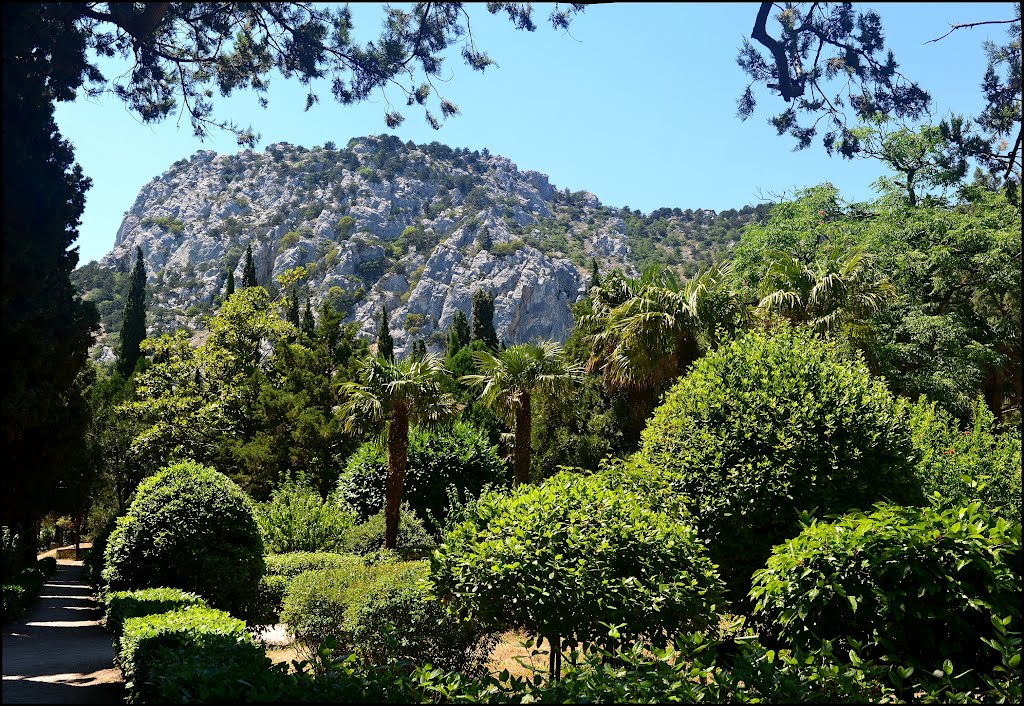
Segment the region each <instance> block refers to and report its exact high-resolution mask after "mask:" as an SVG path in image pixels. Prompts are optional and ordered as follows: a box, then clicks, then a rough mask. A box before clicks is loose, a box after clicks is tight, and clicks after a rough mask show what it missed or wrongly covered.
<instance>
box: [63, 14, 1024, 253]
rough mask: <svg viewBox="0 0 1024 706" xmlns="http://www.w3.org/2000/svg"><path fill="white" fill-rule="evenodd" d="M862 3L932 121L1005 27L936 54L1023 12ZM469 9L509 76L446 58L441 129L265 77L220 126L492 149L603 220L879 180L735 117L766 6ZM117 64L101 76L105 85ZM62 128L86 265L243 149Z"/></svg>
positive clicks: (91, 119)
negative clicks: (972, 24) (170, 179)
mask: <svg viewBox="0 0 1024 706" xmlns="http://www.w3.org/2000/svg"><path fill="white" fill-rule="evenodd" d="M859 5H864V6H871V7H875V8H876V9H877V10H878V12H879V14H880V15H881V16H882V20H883V23H884V27H885V32H886V38H887V42H888V44H889V46H891V47H892V48H893V49H894V51H895V53H896V58H897V60H898V61H899V62H900V64H901V70H902V71H903V72H904V73H905V74H906V75H907V76H909V77H911V78H913V79H915V80H917V81H919V82H920V83H921V85H922V86H923V87H924V88H926V89H927V90H929V91H930V92H931V93H932V95H933V97H934V98H935V100H936V104H937V105H936V108H937V110H936V112H937V115H943V114H945V113H947V112H949V111H951V110H953V111H956V112H962V113H966V114H967V115H973V114H977V112H978V110H979V109H980V106H981V103H982V99H981V92H980V89H979V84H980V82H981V78H982V75H983V73H984V70H985V57H984V52H983V50H982V46H981V44H982V41H983V40H985V39H992V40H994V41H997V42H1000V43H1002V42H1003V41H1005V37H1006V26H1005V25H989V26H982V27H977V28H973V29H962V30H959V31H957V32H954V33H953V34H952V35H950V36H949V37H947V38H946V39H944V40H942V41H941V42H939V43H934V44H927V45H926V44H925V42H927V41H928V40H929V39H933V38H935V37H938V36H940V35H942V34H944V33H945V32H946V31H947V30H948V29H949V25H950V24H952V23H955V22H967V21H979V20H989V19H1007V18H1009V17H1012V15H1013V9H1012V7H1013V6H1012V5H1010V4H1007V3H999V4H988V3H861V4H859ZM380 7H381V6H380V5H371V4H359V5H353V7H352V9H353V17H354V22H355V30H356V33H357V36H360V37H363V38H369V36H370V35H371V33H372V34H376V33H377V32H378V31H379V27H380V20H381V17H382V14H381V10H380ZM469 11H470V14H471V16H472V28H473V34H474V38H475V39H476V42H477V45H478V48H480V49H483V50H485V51H487V53H488V54H490V56H491V58H493V59H494V60H495V61H496V62H497V63H498V64H499V66H497V67H491V68H489V69H488V70H487V71H486V73H483V74H481V73H479V72H474V71H472V70H471V69H470V68H469V67H468V66H466V65H465V64H464V63H463V61H462V58H461V57H460V56H459V55H458V54H457V52H455V51H452V52H451V53H450V58H449V59H448V61H447V62H446V71H445V73H446V75H447V76H449V77H450V80H449V81H448V82H447V83H445V84H439V85H442V86H443V88H442V91H443V92H444V95H445V96H446V97H447V98H448V99H449V100H451V101H453V102H454V103H456V104H457V105H458V106H459V107H460V109H461V110H462V114H461V115H458V116H456V117H453V118H450V119H449V120H448V121H447V122H445V123H444V125H443V127H442V128H441V129H440V130H439V131H434V130H432V129H431V128H430V127H429V126H428V125H427V124H426V122H425V121H424V120H423V117H422V114H421V113H419V112H417V110H418V109H416V108H409V109H405V107H404V100H402V98H401V96H400V95H398V94H397V93H393V94H391V95H390V100H391V101H392V102H393V103H394V104H395V107H397V108H399V109H402V110H403V113H404V114H405V116H406V121H405V123H403V124H402V125H401V126H400V127H399V128H398V129H396V130H389V129H388V128H387V127H386V126H385V125H384V119H383V115H384V110H385V107H386V106H385V103H384V102H383V101H382V100H380V99H379V98H376V99H374V100H373V102H368V103H364V104H361V105H357V106H348V107H346V106H341V105H338V104H337V103H335V102H334V100H333V99H332V98H331V96H330V91H329V90H328V89H327V87H326V86H325V87H323V89H322V90H320V91H319V93H320V96H321V99H320V103H318V104H317V105H314V106H313V108H311V109H310V110H309V111H308V112H304V111H303V108H304V106H305V100H304V97H305V92H304V90H303V87H302V86H300V85H299V84H298V83H297V82H295V81H287V80H285V79H283V78H281V77H280V76H276V77H275V78H273V79H272V81H271V89H270V92H269V93H268V95H267V98H268V100H269V103H270V105H269V108H268V109H266V110H263V109H261V108H260V107H259V106H258V105H257V103H256V99H255V97H253V96H251V95H249V94H237V95H234V96H231V97H230V98H227V99H224V98H219V99H217V100H216V103H215V104H216V106H217V108H216V114H217V115H218V116H219V117H231V118H233V119H234V120H235V121H236V122H238V123H240V124H241V125H243V126H244V125H248V124H249V123H250V122H251V123H252V124H253V126H254V128H255V129H256V131H257V132H259V133H261V135H262V139H261V140H260V142H259V143H258V145H257V149H263V148H264V147H265V146H266V145H268V144H270V143H273V142H279V141H285V142H290V143H292V144H296V145H303V146H306V147H312V146H313V145H323V144H324V142H326V141H328V140H333V141H334V142H336V143H338V144H339V145H344V144H345V143H346V142H347V141H348V140H349V138H351V137H357V136H362V135H368V134H379V133H387V132H390V133H392V134H395V135H397V136H398V137H400V138H402V139H403V140H412V141H413V142H417V143H424V142H430V141H433V140H437V141H439V142H443V143H446V144H448V145H451V146H452V147H468V148H470V149H482V148H484V147H486V148H488V149H489V150H490V151H491V152H492V153H495V154H502V155H505V156H507V157H509V158H510V159H512V161H514V162H515V163H516V164H517V165H518V166H519V168H520V169H534V170H537V171H540V172H543V173H545V174H547V175H548V176H549V177H550V178H551V181H552V183H553V184H555V185H556V186H557V187H559V188H565V187H568V188H570V189H572V190H574V191H575V190H580V189H586V190H588V191H591V192H593V193H594V194H596V195H597V196H598V198H600V199H601V201H602V202H603V203H605V204H608V205H610V206H629V207H631V208H634V209H636V208H639V209H641V210H643V211H645V212H649V211H651V210H653V209H655V208H658V207H661V206H678V207H680V208H684V209H685V208H713V209H716V210H723V209H727V208H738V207H740V206H742V205H744V204H747V203H759V202H760V201H762V200H764V197H765V195H768V194H771V193H781V192H788V193H792V190H793V189H794V188H802V187H807V186H812V185H815V184H819V183H821V182H824V181H831V182H832V183H834V184H836V185H837V186H838V187H839V188H840V190H841V191H842V193H843V194H844V196H846V197H847V198H849V199H853V200H863V199H868V198H870V197H871V196H872V191H871V188H870V184H871V183H872V182H873V181H874V180H875V179H877V178H878V177H879V176H880V175H881V174H882V173H883V170H882V167H881V166H880V165H879V164H878V163H877V162H873V161H854V162H850V161H847V160H842V159H840V158H829V157H828V156H827V155H826V154H825V153H824V151H823V150H822V148H821V147H820V142H816V143H815V144H814V145H813V146H812V147H811V148H809V149H808V150H805V151H803V152H793V151H792V144H793V142H792V139H791V138H788V137H781V138H780V137H777V136H776V134H775V130H774V128H772V127H771V126H770V125H768V123H767V119H768V117H769V116H770V115H772V114H774V112H777V110H778V109H779V105H780V104H781V99H778V98H773V97H770V96H767V95H762V96H761V100H760V102H759V106H758V110H757V112H756V113H755V114H754V115H753V116H752V117H751V118H750V119H749V120H747V121H746V122H740V121H739V119H738V118H737V117H736V98H737V97H738V96H739V95H740V93H741V92H742V90H743V88H744V87H745V86H746V83H747V78H746V76H745V75H744V74H743V72H742V71H741V70H740V69H739V67H738V66H737V65H736V61H735V58H736V54H737V49H738V47H739V46H740V44H741V41H742V38H743V37H744V36H748V35H749V34H750V31H751V28H752V26H753V21H754V17H755V15H756V13H757V4H756V3H735V4H729V3H708V4H684V3H678V4H673V3H650V4H646V3H629V4H609V5H600V6H595V7H590V8H588V9H587V10H586V12H585V13H583V14H582V15H579V16H577V17H576V18H575V19H574V20H573V22H572V25H571V27H570V31H569V33H568V34H566V33H563V32H557V31H554V30H552V29H551V27H550V25H549V24H547V23H546V19H547V15H548V12H549V6H545V5H540V6H538V7H537V9H536V13H537V14H536V19H537V24H538V29H537V31H536V32H533V33H527V32H521V31H517V30H515V29H514V28H513V27H512V25H511V24H510V23H509V22H508V21H507V19H505V18H504V17H496V16H491V15H489V14H488V13H487V12H486V10H485V8H484V7H483V5H482V4H481V5H477V6H471V7H470V8H469ZM112 66H113V65H112V64H102V65H101V67H103V68H104V69H105V73H107V74H108V77H110V76H111V75H113V74H114V73H115V70H110V68H109V67H112ZM115 69H116V67H115ZM435 112H437V111H435ZM57 122H58V125H59V127H60V130H61V132H62V133H63V134H64V136H65V137H66V138H68V139H69V140H70V141H71V142H72V143H73V144H74V146H75V152H76V156H77V159H78V161H79V162H80V163H81V164H82V167H83V169H84V170H85V173H86V175H88V176H90V177H91V178H92V179H93V187H92V189H91V190H90V191H89V192H88V194H87V202H86V209H85V214H84V216H83V222H82V225H81V228H80V234H81V235H80V237H79V240H78V245H79V248H80V251H79V252H80V255H81V260H80V262H81V263H83V264H84V263H86V262H89V261H91V260H95V259H98V258H99V257H101V256H102V255H103V254H105V253H106V252H107V251H109V250H110V249H111V247H112V246H113V244H114V235H115V233H116V232H117V228H118V226H119V225H120V222H121V218H122V215H123V213H124V212H125V211H126V210H127V209H128V208H130V206H131V204H132V202H133V201H134V200H135V196H136V194H137V193H138V191H139V189H140V188H141V187H142V186H143V184H145V183H146V182H147V181H149V180H150V179H152V178H153V177H154V176H156V175H158V174H160V173H162V172H163V171H165V170H166V169H167V168H168V167H169V166H170V165H171V163H172V162H174V161H176V160H178V159H181V158H182V157H187V156H189V155H191V154H193V153H194V152H196V151H197V150H200V149H212V150H216V151H217V152H220V153H233V152H236V151H238V149H239V148H238V146H237V144H236V142H235V140H234V138H233V136H231V135H230V134H227V133H221V134H215V135H212V136H211V137H210V138H208V139H207V140H206V141H205V142H200V141H199V139H198V138H196V137H194V136H193V134H192V129H191V127H190V125H189V123H188V121H187V119H182V120H181V121H180V124H178V123H179V121H177V120H175V119H174V118H170V119H168V120H166V121H164V122H163V123H159V124H155V125H143V124H142V123H141V122H140V121H139V120H138V119H137V118H135V117H133V116H132V115H131V114H130V113H129V112H128V111H127V110H126V109H125V107H124V106H123V104H121V103H120V101H118V100H117V99H116V98H115V97H113V96H104V97H103V98H102V99H99V100H88V99H84V98H80V99H79V100H77V101H75V102H73V103H64V104H60V105H59V106H58V108H57Z"/></svg>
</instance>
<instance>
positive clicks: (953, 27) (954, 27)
mask: <svg viewBox="0 0 1024 706" xmlns="http://www.w3.org/2000/svg"><path fill="white" fill-rule="evenodd" d="M1019 21H1020V20H985V21H984V22H964V23H963V24H958V25H950V26H949V27H950V30H949V31H948V32H946V33H945V34H944V35H942V36H941V37H936V38H935V39H929V40H928V41H927V42H925V44H931V43H932V42H938V41H941V40H943V39H945V38H946V37H948V36H949V35H951V34H953V32H955V31H957V30H958V29H964V28H965V27H978V26H979V25H1007V24H1013V23H1014V22H1019Z"/></svg>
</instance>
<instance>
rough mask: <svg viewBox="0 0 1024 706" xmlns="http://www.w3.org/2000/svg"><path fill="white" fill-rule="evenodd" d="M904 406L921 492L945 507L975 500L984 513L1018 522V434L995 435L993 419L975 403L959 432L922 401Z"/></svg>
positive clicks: (945, 416) (947, 417) (935, 408)
mask: <svg viewBox="0 0 1024 706" xmlns="http://www.w3.org/2000/svg"><path fill="white" fill-rule="evenodd" d="M908 406H909V407H910V420H909V421H910V428H911V431H912V433H913V440H914V446H915V447H916V448H917V450H918V452H919V454H920V457H921V460H920V461H919V462H918V464H917V477H918V479H919V480H920V482H921V488H922V490H923V491H924V493H925V494H926V495H928V496H932V497H933V498H934V500H937V501H938V502H940V503H942V504H943V505H945V506H947V507H948V506H955V505H963V504H966V503H969V502H970V501H971V500H975V499H980V500H981V501H982V502H983V504H984V505H985V507H986V508H988V509H989V510H991V511H993V512H996V513H998V514H1000V515H1003V516H1004V517H1006V518H1008V519H1011V520H1014V521H1016V522H1020V519H1021V437H1020V432H1019V431H1012V432H1009V433H1006V434H996V433H995V428H996V420H995V416H994V415H993V414H992V412H991V411H989V408H988V405H986V404H985V401H984V399H981V398H979V399H978V400H977V402H976V404H975V407H974V411H973V415H972V417H973V418H972V420H971V427H970V428H969V429H967V430H965V431H961V430H960V428H959V426H958V425H957V422H956V420H955V419H954V418H953V417H952V416H951V415H949V414H947V413H946V412H944V411H943V410H942V409H940V408H939V407H938V406H937V405H936V404H935V403H934V402H928V400H927V399H926V398H924V397H921V398H920V399H919V400H918V401H917V403H916V404H911V405H908ZM936 494H937V495H936Z"/></svg>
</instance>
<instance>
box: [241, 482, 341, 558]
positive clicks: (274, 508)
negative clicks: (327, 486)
mask: <svg viewBox="0 0 1024 706" xmlns="http://www.w3.org/2000/svg"><path fill="white" fill-rule="evenodd" d="M256 508H257V509H256V522H257V524H258V525H259V528H260V536H261V537H262V538H263V546H264V548H265V550H266V551H267V552H268V553H269V554H284V553H286V552H320V551H327V552H330V551H336V550H338V549H340V548H341V547H343V546H344V538H345V535H346V533H347V532H348V531H349V530H350V529H351V527H352V525H354V524H355V518H354V517H353V516H352V514H351V513H349V512H347V511H346V510H345V509H344V508H341V507H339V506H338V505H337V504H336V503H333V502H325V501H324V500H323V498H321V497H320V493H318V492H317V491H316V490H315V489H313V488H312V487H310V486H308V485H303V484H300V483H294V482H288V483H285V484H284V485H282V486H281V487H280V488H278V489H276V490H275V491H274V492H273V494H272V495H271V496H270V499H269V500H268V501H267V502H264V503H259V504H258V505H257V506H256Z"/></svg>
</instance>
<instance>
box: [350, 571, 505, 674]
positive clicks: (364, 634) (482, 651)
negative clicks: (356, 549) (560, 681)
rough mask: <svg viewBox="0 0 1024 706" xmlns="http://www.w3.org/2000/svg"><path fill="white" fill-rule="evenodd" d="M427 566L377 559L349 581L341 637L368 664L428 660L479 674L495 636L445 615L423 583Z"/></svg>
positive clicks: (450, 669)
mask: <svg viewBox="0 0 1024 706" xmlns="http://www.w3.org/2000/svg"><path fill="white" fill-rule="evenodd" d="M428 569H429V567H428V563H427V562H425V561H416V562H401V563H390V564H382V565H379V566H377V567H375V568H374V570H372V571H369V572H367V573H366V574H364V575H363V576H362V577H360V578H359V579H358V580H356V581H353V582H352V583H351V584H349V587H348V589H347V591H346V602H347V607H346V610H345V624H346V632H345V635H344V637H345V639H346V640H347V641H348V642H349V643H350V644H351V646H352V648H353V650H354V651H355V653H356V654H357V655H359V656H360V657H361V658H363V659H364V660H366V661H368V662H369V663H370V664H386V663H388V662H390V661H396V660H409V661H411V662H412V663H413V664H424V663H428V662H429V663H430V664H432V665H433V666H434V667H437V668H439V669H444V670H449V671H456V672H460V673H463V674H467V675H478V674H480V673H481V672H482V670H483V667H484V664H485V663H486V661H487V657H488V655H489V654H490V652H491V649H492V648H493V647H494V645H495V644H497V640H498V638H497V635H496V634H482V633H481V632H480V631H479V629H478V628H476V627H475V626H474V625H472V624H471V623H468V622H465V621H460V620H458V619H457V618H455V617H454V616H452V615H450V614H449V613H448V612H447V611H446V610H445V607H444V605H442V603H441V602H440V601H438V600H435V599H434V596H433V595H432V594H431V592H430V588H429V586H428V585H427V584H426V583H425V579H426V578H427V576H428V573H429V572H428Z"/></svg>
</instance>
